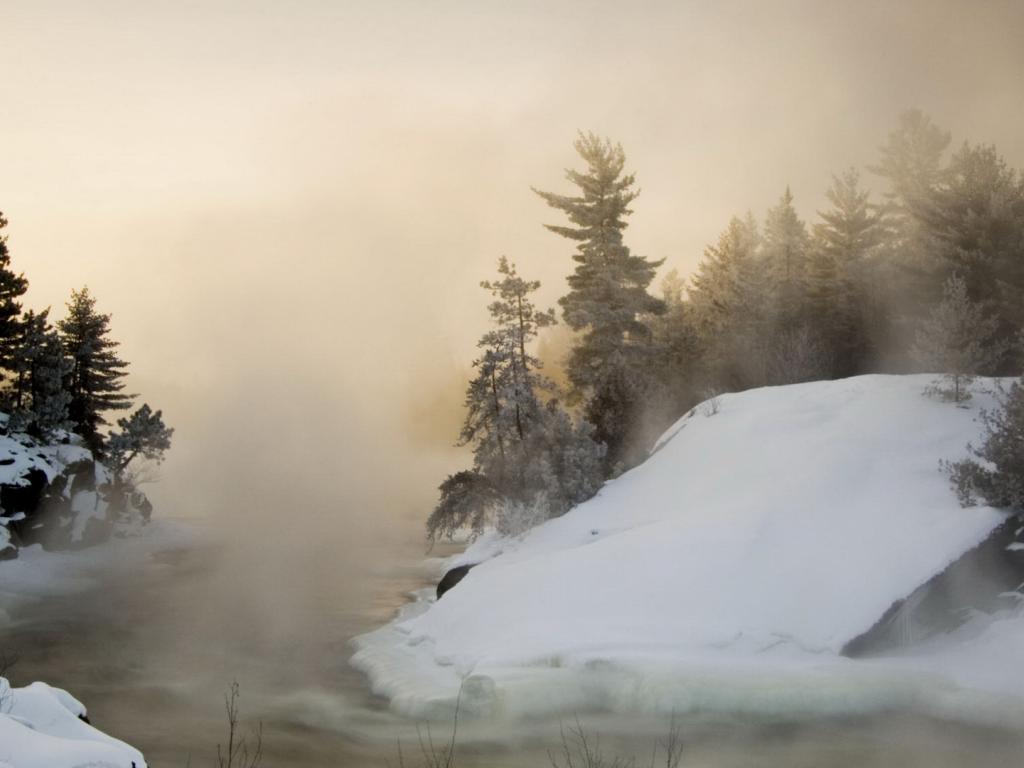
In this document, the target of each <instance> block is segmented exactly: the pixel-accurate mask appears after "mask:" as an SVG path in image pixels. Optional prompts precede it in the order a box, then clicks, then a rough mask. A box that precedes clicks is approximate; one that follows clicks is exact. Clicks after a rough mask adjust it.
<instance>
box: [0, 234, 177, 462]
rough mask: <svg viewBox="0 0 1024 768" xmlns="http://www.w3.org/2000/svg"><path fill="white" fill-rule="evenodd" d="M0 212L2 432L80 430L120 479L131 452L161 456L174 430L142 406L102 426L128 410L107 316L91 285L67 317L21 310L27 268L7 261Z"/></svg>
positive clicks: (49, 434) (40, 434) (74, 299)
mask: <svg viewBox="0 0 1024 768" xmlns="http://www.w3.org/2000/svg"><path fill="white" fill-rule="evenodd" d="M6 226H7V220H6V219H5V218H4V217H3V214H0V410H2V411H4V412H5V413H6V414H7V416H8V420H7V422H6V425H5V428H6V432H7V433H14V432H23V433H27V434H29V435H32V436H33V437H36V438H39V439H42V440H60V439H63V437H64V435H65V434H66V433H68V432H75V433H77V434H78V435H80V436H81V437H82V439H83V441H84V443H85V445H86V447H88V448H89V449H90V450H92V451H93V453H94V454H95V455H96V456H97V457H100V458H104V459H106V461H107V465H108V468H109V469H111V470H112V471H113V472H114V473H115V476H118V477H120V476H121V475H122V473H123V472H124V470H125V469H126V468H127V467H128V464H129V463H130V462H131V461H132V460H133V459H135V458H136V457H144V458H148V459H153V460H157V461H159V460H160V459H161V458H162V456H163V453H164V451H166V450H167V449H168V448H169V447H170V440H171V435H172V433H173V430H172V429H170V428H169V427H167V426H166V425H165V424H164V422H163V417H162V414H161V412H160V411H153V410H152V409H151V408H150V407H149V405H145V404H144V405H142V406H141V407H140V408H138V409H136V410H135V411H133V412H132V413H131V414H130V415H128V416H126V417H123V418H120V419H118V420H117V429H116V430H114V431H105V430H104V427H106V426H108V422H107V419H106V414H109V413H112V412H118V411H125V410H128V409H130V408H131V406H132V403H133V401H134V399H135V397H136V396H135V395H132V394H128V393H127V392H125V381H124V379H125V376H126V375H127V370H128V363H127V362H125V361H124V360H123V359H121V357H120V356H119V355H118V352H117V347H118V342H117V341H114V340H113V339H112V338H111V337H110V315H107V314H103V313H101V312H99V311H98V310H97V309H96V300H95V299H94V298H93V296H92V295H91V294H90V293H89V289H88V288H82V289H81V290H79V291H72V292H71V298H70V300H69V301H68V303H67V313H66V315H65V317H64V318H63V319H61V320H59V321H57V323H56V324H55V325H54V324H52V323H51V322H50V310H49V308H47V309H44V310H42V311H40V312H36V311H34V310H31V309H29V310H25V309H23V307H22V298H23V297H24V295H25V293H26V292H27V291H28V280H27V279H26V278H25V276H24V274H22V273H17V272H15V271H14V270H13V268H12V267H11V254H10V251H9V249H8V246H7V237H6V235H5V234H4V233H3V229H4V228H5V227H6Z"/></svg>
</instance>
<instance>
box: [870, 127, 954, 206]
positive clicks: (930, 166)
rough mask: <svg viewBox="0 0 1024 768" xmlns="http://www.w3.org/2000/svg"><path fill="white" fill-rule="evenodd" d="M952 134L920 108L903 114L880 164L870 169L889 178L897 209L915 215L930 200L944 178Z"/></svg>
mask: <svg viewBox="0 0 1024 768" xmlns="http://www.w3.org/2000/svg"><path fill="white" fill-rule="evenodd" d="M950 138H951V137H950V134H949V132H948V131H944V130H942V129H941V128H939V127H938V126H936V125H935V124H934V123H932V121H931V120H930V119H929V118H928V116H927V115H925V114H924V113H923V112H921V110H919V109H910V110H907V111H906V112H904V113H903V114H901V115H900V118H899V126H898V127H897V128H896V130H894V131H893V132H892V133H890V134H889V137H888V139H887V140H886V143H885V144H884V145H883V146H882V147H881V148H880V149H879V155H880V157H879V162H878V164H877V165H874V166H872V167H871V169H870V170H871V171H872V172H874V173H876V174H878V175H879V176H882V177H883V178H885V179H887V180H888V182H889V187H890V188H889V193H888V195H889V199H890V201H891V203H892V206H893V209H894V210H895V212H897V213H898V214H901V215H908V214H909V215H913V214H914V213H915V211H919V210H920V208H921V207H922V206H926V205H927V204H928V202H929V200H930V199H931V196H932V192H933V191H934V190H935V188H936V187H937V186H938V184H939V183H940V182H941V181H942V180H943V176H944V172H943V169H942V161H943V156H944V154H945V152H946V148H947V147H949V142H950Z"/></svg>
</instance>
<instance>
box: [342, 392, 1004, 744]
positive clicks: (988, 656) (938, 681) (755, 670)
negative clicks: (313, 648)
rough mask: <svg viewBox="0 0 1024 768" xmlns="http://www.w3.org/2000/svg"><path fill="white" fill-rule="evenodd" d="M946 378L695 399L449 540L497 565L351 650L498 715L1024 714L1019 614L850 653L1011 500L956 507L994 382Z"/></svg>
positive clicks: (441, 701) (386, 688)
mask: <svg viewBox="0 0 1024 768" xmlns="http://www.w3.org/2000/svg"><path fill="white" fill-rule="evenodd" d="M930 378H931V377H928V376H909V377H895V376H865V377H857V378H854V379H848V380H844V381H837V382H816V383H813V384H807V385H798V386H796V387H784V388H773V389H764V390H755V391H753V392H748V393H740V394H736V395H727V396H724V397H722V398H721V404H720V412H719V413H717V414H715V415H713V416H707V417H705V415H704V414H703V413H701V411H700V409H696V411H695V413H694V414H692V415H690V416H688V417H686V418H684V419H683V420H681V421H680V422H679V423H678V424H676V425H675V426H674V427H673V428H672V429H670V430H669V431H668V432H667V433H666V436H665V438H663V440H662V445H661V448H660V450H659V451H657V452H656V453H655V454H654V455H653V457H652V458H651V459H649V460H648V461H647V462H646V463H645V464H644V465H641V466H640V467H638V468H637V469H635V470H633V471H631V472H629V473H627V474H626V475H625V476H623V477H622V478H620V479H618V480H616V481H613V482H611V483H609V484H608V485H607V486H606V487H605V489H604V490H602V492H601V493H600V494H599V495H598V497H596V498H595V499H593V500H591V501H590V502H587V503H585V504H583V505H581V506H580V507H578V508H576V509H575V510H572V511H570V512H569V513H568V514H567V515H565V516H564V517H562V518H559V519H556V520H553V521H549V522H548V523H546V524H544V525H542V526H540V527H539V528H537V529H535V530H534V531H532V532H531V533H529V534H527V535H526V536H525V537H523V538H522V539H520V540H514V541H500V540H497V539H494V538H488V537H485V538H483V539H481V540H479V541H477V542H476V543H475V544H474V545H472V546H471V547H470V548H469V549H468V550H467V552H465V553H463V554H461V555H457V556H455V557H453V558H450V559H449V560H448V562H447V565H448V566H449V567H450V566H453V565H456V564H461V563H465V562H483V564H482V565H480V566H478V567H477V568H474V569H473V571H471V572H470V574H469V575H468V576H467V577H466V579H465V580H464V581H463V582H462V583H461V584H460V585H459V586H458V587H457V588H456V589H454V590H453V591H452V592H450V593H449V594H448V595H446V596H445V598H444V600H443V601H442V602H440V603H433V602H431V601H430V595H429V594H425V593H422V594H421V595H420V599H418V600H417V601H415V602H413V603H411V604H410V605H408V606H406V607H405V608H404V609H403V610H402V611H401V612H400V614H399V616H398V617H396V619H395V620H394V621H393V622H391V623H390V624H388V625H386V626H384V627H381V628H380V629H378V630H377V631H375V632H372V633H369V634H367V635H364V636H362V637H359V638H357V639H356V640H355V646H356V648H357V650H356V652H355V654H354V656H353V657H352V664H353V665H354V666H355V667H357V668H358V669H360V670H362V671H363V672H364V673H365V674H366V675H367V676H368V678H369V679H370V683H371V686H372V688H373V690H374V692H376V693H378V694H380V695H382V696H385V697H387V698H388V699H389V700H390V702H391V707H392V708H393V709H394V710H395V711H397V712H400V713H401V714H404V715H407V716H412V717H426V718H430V719H445V718H449V717H450V716H451V714H452V713H453V712H454V709H455V705H456V699H459V709H460V712H463V713H466V714H468V715H477V716H484V717H487V716H504V717H532V716H547V715H556V714H564V713H572V712H580V711H601V712H620V713H626V712H666V713H669V712H676V713H685V712H722V713H741V714H746V715H750V716H765V717H783V718H785V717H793V718H805V717H809V716H822V715H824V716H842V715H850V714H853V715H856V714H863V713H866V712H873V711H885V710H893V709H896V710H904V711H916V712H921V713H924V714H926V715H930V716H935V717H940V718H953V719H960V720H965V721H969V722H986V723H992V724H999V725H1003V726H1008V727H1011V728H1015V729H1016V728H1021V727H1022V726H1024V699H1021V698H1020V696H1019V695H1015V693H1014V692H1015V691H1018V692H1019V691H1024V675H1022V674H1021V673H1019V672H1018V671H1017V670H1016V669H1014V666H1019V665H1013V664H1012V659H1013V658H1014V654H1016V653H1017V652H1018V651H1024V619H1022V618H1021V616H1020V614H1019V613H1017V614H1014V615H1008V616H1003V617H997V620H996V621H995V622H991V621H989V620H987V619H986V620H984V622H988V623H987V624H985V623H984V622H983V625H977V626H974V627H972V628H970V629H967V628H965V630H964V632H961V633H958V634H955V635H954V636H951V637H949V638H946V639H944V641H943V642H940V643H935V644H932V645H931V646H926V647H923V648H921V649H919V650H920V652H919V653H918V652H916V651H915V652H914V653H903V654H898V655H894V656H891V657H886V658H876V659H865V660H857V661H854V660H851V659H847V658H844V657H842V656H840V655H839V650H840V649H841V647H842V645H843V644H844V643H845V642H847V641H848V640H850V639H851V638H852V637H854V636H856V635H857V634H858V633H860V632H863V631H866V630H867V629H868V628H870V626H871V625H872V623H873V622H874V621H876V620H877V619H878V618H879V617H880V616H881V615H882V613H883V612H884V611H885V610H886V609H887V608H888V607H889V605H891V604H892V602H893V601H895V600H898V599H900V598H902V597H904V596H906V595H907V594H909V593H910V592H911V591H913V590H914V589H915V588H916V587H917V586H919V585H920V584H921V583H924V581H926V580H927V579H928V578H930V577H931V576H933V575H934V574H936V573H938V572H939V571H941V570H942V569H943V568H944V567H945V566H946V565H948V564H949V563H950V562H952V561H953V560H955V559H956V558H957V557H958V556H959V555H961V554H962V553H963V552H965V551H966V550H968V549H970V548H971V547H973V546H975V545H976V544H978V543H979V542H980V541H981V540H982V539H984V538H985V537H986V536H987V535H988V533H989V532H990V531H991V530H992V529H993V528H994V527H995V526H997V525H998V524H999V522H1000V521H1001V520H1002V519H1004V518H1003V517H1002V516H1001V515H1000V514H999V513H997V512H995V511H994V510H988V509H984V508H974V509H967V510H964V509H961V508H960V507H959V505H958V503H957V501H956V498H955V496H954V494H953V493H952V491H951V490H950V489H949V486H948V482H947V481H946V479H945V477H944V476H942V475H941V474H940V473H939V472H938V471H937V465H938V461H939V459H943V458H947V459H955V458H958V457H959V456H961V455H963V454H964V452H965V447H966V444H967V442H969V441H972V440H975V441H976V438H977V435H978V430H979V426H978V424H977V423H976V420H975V419H976V416H977V413H978V410H979V409H980V408H982V407H990V406H991V398H990V396H989V395H988V394H986V393H985V391H984V388H985V386H991V385H992V382H991V381H981V382H979V387H978V390H977V393H976V395H975V398H974V400H973V401H972V403H971V405H970V408H968V409H963V408H955V407H954V406H952V405H949V404H946V403H939V402H936V401H933V400H928V399H926V398H924V397H922V396H921V394H920V393H921V390H922V389H923V388H924V386H925V385H926V384H927V382H928V381H929V380H930ZM722 468H725V469H726V470H728V469H732V470H733V472H734V473H735V474H734V475H732V476H728V475H726V474H723V469H722ZM785 469H789V470H790V471H789V472H784V471H783V470H785ZM780 486H781V487H780ZM979 638H980V639H979ZM1018 658H1019V657H1018ZM993 659H998V660H999V664H1001V665H1009V666H1010V668H1009V669H1005V670H1004V669H1001V668H1000V667H999V666H998V665H997V666H995V667H994V666H993V665H994V662H993V661H992V660H993ZM460 690H461V694H460Z"/></svg>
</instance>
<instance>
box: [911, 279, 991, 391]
mask: <svg viewBox="0 0 1024 768" xmlns="http://www.w3.org/2000/svg"><path fill="white" fill-rule="evenodd" d="M997 327H998V319H997V318H995V317H993V316H991V315H987V314H986V313H985V311H984V310H983V308H982V307H981V305H979V304H976V303H974V302H972V301H971V300H970V298H969V297H968V295H967V283H966V282H965V281H964V279H963V278H962V277H960V276H959V275H955V274H954V275H953V276H951V277H950V278H949V279H948V280H947V281H946V285H945V287H944V289H943V298H942V301H941V302H940V303H939V305H938V306H937V307H935V308H934V309H933V310H932V313H931V316H930V317H929V318H928V319H927V320H926V321H925V322H924V323H923V324H922V325H921V327H920V328H919V330H918V333H917V341H916V343H915V345H914V349H913V350H912V352H913V354H914V357H915V358H916V359H917V360H918V361H919V362H920V363H921V364H922V365H925V366H927V367H928V368H929V369H930V370H932V371H937V372H939V373H941V374H943V377H942V378H943V380H945V381H946V382H947V383H948V385H949V387H948V388H945V389H943V388H942V387H941V386H939V385H938V384H936V385H934V386H933V387H931V388H930V389H929V391H930V392H935V393H936V394H940V395H942V396H944V397H948V398H949V399H952V400H953V402H957V403H959V402H961V401H963V400H966V399H968V398H969V397H970V391H969V385H970V383H971V382H972V381H973V380H974V376H975V375H976V374H978V373H982V372H984V371H986V369H991V367H992V366H993V365H996V364H997V363H998V362H999V360H1000V359H1001V358H1002V357H1003V355H1005V354H1006V352H1007V350H1008V345H1007V344H1006V343H1003V342H1001V341H999V340H993V336H994V334H995V332H996V329H997Z"/></svg>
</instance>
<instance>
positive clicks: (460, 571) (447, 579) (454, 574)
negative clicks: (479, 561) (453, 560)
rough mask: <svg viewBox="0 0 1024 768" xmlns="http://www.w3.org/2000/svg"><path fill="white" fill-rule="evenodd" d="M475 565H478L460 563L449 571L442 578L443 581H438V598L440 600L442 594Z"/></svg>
mask: <svg viewBox="0 0 1024 768" xmlns="http://www.w3.org/2000/svg"><path fill="white" fill-rule="evenodd" d="M473 565H476V563H473V564H472V565H459V566H456V567H455V568H452V569H451V570H450V571H448V573H446V574H445V575H444V576H443V577H442V578H441V581H439V582H438V583H437V599H438V600H440V599H441V595H443V594H444V593H445V592H447V591H448V590H449V589H451V588H452V587H454V586H455V585H456V584H458V583H459V582H460V581H462V580H463V579H464V578H465V577H466V574H467V573H469V569H470V568H472V567H473Z"/></svg>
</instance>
